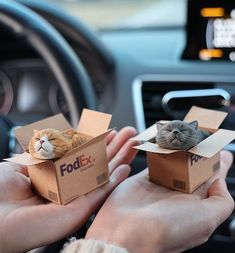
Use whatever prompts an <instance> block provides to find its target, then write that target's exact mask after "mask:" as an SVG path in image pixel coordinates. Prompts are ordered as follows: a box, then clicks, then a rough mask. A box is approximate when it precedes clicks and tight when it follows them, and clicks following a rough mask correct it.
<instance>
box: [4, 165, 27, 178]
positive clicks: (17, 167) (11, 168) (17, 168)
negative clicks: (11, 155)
mask: <svg viewBox="0 0 235 253" xmlns="http://www.w3.org/2000/svg"><path fill="white" fill-rule="evenodd" d="M0 167H2V168H4V169H6V170H9V171H17V172H19V173H21V174H23V175H25V176H26V177H28V176H29V174H28V168H27V167H26V166H23V165H20V164H16V163H12V162H2V163H1V164H0Z"/></svg>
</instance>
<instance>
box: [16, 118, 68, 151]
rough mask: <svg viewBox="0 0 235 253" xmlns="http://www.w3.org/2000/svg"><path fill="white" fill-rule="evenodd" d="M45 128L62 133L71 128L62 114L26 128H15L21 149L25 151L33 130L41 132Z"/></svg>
mask: <svg viewBox="0 0 235 253" xmlns="http://www.w3.org/2000/svg"><path fill="white" fill-rule="evenodd" d="M45 128H55V129H57V130H60V131H63V130H66V129H69V128H71V126H70V124H69V123H68V121H67V120H66V119H65V118H64V116H63V115H62V114H57V115H55V116H52V117H49V118H47V119H43V120H40V121H37V122H35V123H32V124H29V125H27V126H23V127H20V128H16V129H15V130H14V132H15V135H16V138H17V140H18V141H19V143H20V144H21V146H22V147H23V149H24V150H26V151H27V150H28V145H29V141H30V139H31V138H32V136H33V130H34V129H36V130H42V129H45Z"/></svg>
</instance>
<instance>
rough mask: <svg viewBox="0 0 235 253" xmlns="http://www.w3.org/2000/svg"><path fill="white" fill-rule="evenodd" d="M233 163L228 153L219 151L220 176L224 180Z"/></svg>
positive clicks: (230, 154) (231, 156) (231, 155)
mask: <svg viewBox="0 0 235 253" xmlns="http://www.w3.org/2000/svg"><path fill="white" fill-rule="evenodd" d="M232 163H233V154H232V153H231V152H229V151H225V150H223V151H221V152H220V172H219V173H220V176H222V177H223V178H226V176H227V174H228V171H229V169H230V168H231V166H232Z"/></svg>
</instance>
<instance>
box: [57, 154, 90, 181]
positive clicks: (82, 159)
mask: <svg viewBox="0 0 235 253" xmlns="http://www.w3.org/2000/svg"><path fill="white" fill-rule="evenodd" d="M93 162H94V160H92V157H91V156H85V155H81V156H78V157H77V158H76V160H75V162H74V163H69V164H66V163H64V164H62V165H60V175H61V177H63V176H64V175H65V173H66V172H67V173H69V174H70V173H72V172H73V171H75V170H78V169H79V168H81V167H84V166H87V165H90V164H92V163H93Z"/></svg>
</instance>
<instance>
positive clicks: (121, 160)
mask: <svg viewBox="0 0 235 253" xmlns="http://www.w3.org/2000/svg"><path fill="white" fill-rule="evenodd" d="M135 134H136V132H135V130H134V129H133V128H130V127H126V128H124V129H122V130H121V131H120V132H119V133H117V132H115V131H113V132H111V133H110V134H109V136H108V137H107V154H108V160H109V168H110V175H111V176H110V182H109V183H107V184H105V185H104V186H102V187H100V188H98V189H96V190H94V191H92V192H90V193H88V194H86V195H84V196H81V197H79V198H77V199H76V200H74V201H72V202H71V203H69V204H68V205H66V206H58V205H56V204H53V203H48V202H47V201H45V200H44V199H43V198H41V197H39V196H38V195H35V194H34V192H33V191H32V188H31V182H30V179H29V178H28V174H27V168H25V167H22V166H17V165H15V164H14V165H13V164H10V163H1V164H0V220H1V224H0V240H1V241H0V252H5V253H6V252H23V251H26V250H29V249H32V248H35V247H38V246H43V245H47V244H49V243H52V242H54V241H56V240H58V239H60V238H63V237H65V236H66V235H68V234H70V233H72V232H74V231H75V230H77V229H79V228H80V227H81V226H82V225H83V224H84V223H85V222H86V220H87V218H88V217H90V215H91V214H92V213H93V212H95V211H96V210H97V209H98V208H99V207H100V206H101V204H102V203H103V201H104V200H105V199H106V198H107V196H108V195H109V194H110V192H111V191H112V190H113V189H114V188H115V187H116V186H117V185H118V184H119V183H120V182H121V181H123V180H124V179H125V178H126V177H127V176H128V174H129V172H130V168H129V166H128V165H127V164H129V163H130V162H131V161H132V160H133V158H134V156H135V154H136V151H134V150H133V149H131V147H132V146H133V145H135V144H136V143H135V142H133V141H131V140H129V139H130V138H131V137H133V136H134V135H135ZM122 164H123V165H122ZM125 164H126V165H125Z"/></svg>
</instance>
